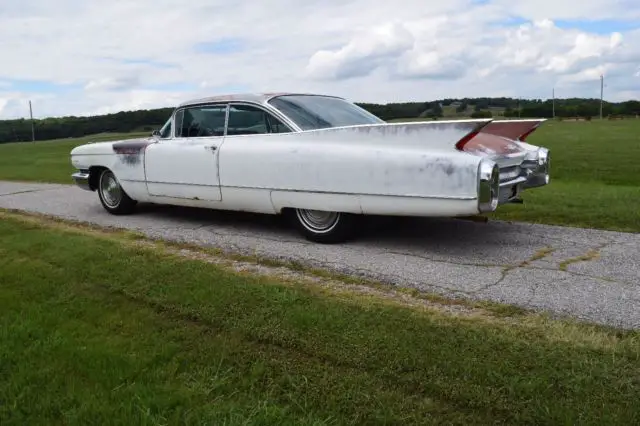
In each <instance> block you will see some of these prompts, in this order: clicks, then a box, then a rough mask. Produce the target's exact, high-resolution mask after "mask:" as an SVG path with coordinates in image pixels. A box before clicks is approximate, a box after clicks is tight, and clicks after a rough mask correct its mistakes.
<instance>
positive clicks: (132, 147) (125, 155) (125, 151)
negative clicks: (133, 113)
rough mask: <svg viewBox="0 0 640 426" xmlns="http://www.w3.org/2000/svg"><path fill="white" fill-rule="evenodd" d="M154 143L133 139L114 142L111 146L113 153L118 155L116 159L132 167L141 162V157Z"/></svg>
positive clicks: (152, 141)
mask: <svg viewBox="0 0 640 426" xmlns="http://www.w3.org/2000/svg"><path fill="white" fill-rule="evenodd" d="M152 143H155V141H154V140H148V139H133V140H128V141H121V142H116V143H114V144H113V146H112V147H113V152H115V153H116V154H118V158H120V159H121V160H122V162H123V163H124V164H127V165H129V166H134V165H136V164H139V163H140V161H141V155H142V153H143V152H144V150H145V149H146V148H147V146H149V145H150V144H152Z"/></svg>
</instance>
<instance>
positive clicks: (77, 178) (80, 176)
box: [71, 170, 93, 191]
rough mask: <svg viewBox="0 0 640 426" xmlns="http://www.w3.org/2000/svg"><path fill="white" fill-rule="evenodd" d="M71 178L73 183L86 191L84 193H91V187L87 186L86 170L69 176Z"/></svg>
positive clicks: (87, 176)
mask: <svg viewBox="0 0 640 426" xmlns="http://www.w3.org/2000/svg"><path fill="white" fill-rule="evenodd" d="M71 178H72V179H73V181H74V183H75V184H76V185H77V186H78V187H80V188H82V189H84V190H86V191H93V189H91V185H90V184H89V171H88V170H80V171H79V172H76V173H74V174H72V175H71Z"/></svg>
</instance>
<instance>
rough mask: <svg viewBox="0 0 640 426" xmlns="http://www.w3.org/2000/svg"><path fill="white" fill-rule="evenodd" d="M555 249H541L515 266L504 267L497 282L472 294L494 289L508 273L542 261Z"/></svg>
mask: <svg viewBox="0 0 640 426" xmlns="http://www.w3.org/2000/svg"><path fill="white" fill-rule="evenodd" d="M555 250H556V249H555V248H553V247H551V246H547V247H543V248H541V249H540V250H538V251H536V252H535V253H534V254H533V255H532V256H530V257H529V258H527V259H525V260H523V261H521V262H519V263H517V264H515V265H506V266H504V268H503V269H502V271H501V272H500V278H498V280H497V281H496V282H493V283H489V284H487V285H484V286H482V287H480V288H479V289H477V290H475V291H473V292H472V293H473V294H477V293H480V292H483V291H486V290H488V289H490V288H491V287H495V286H497V285H500V284H502V283H503V282H504V280H505V279H506V278H507V276H508V275H509V272H511V271H513V270H515V269H519V268H525V267H527V266H529V264H530V263H531V262H535V261H537V260H542V259H544V258H545V257H547V256H549V255H550V254H551V253H553V252H554V251H555Z"/></svg>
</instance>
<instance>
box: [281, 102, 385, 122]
mask: <svg viewBox="0 0 640 426" xmlns="http://www.w3.org/2000/svg"><path fill="white" fill-rule="evenodd" d="M269 103H270V104H271V105H272V106H274V107H275V108H277V109H278V110H280V111H281V112H282V113H283V114H285V115H286V116H287V117H289V118H290V119H291V120H292V121H293V122H294V123H296V124H297V125H298V126H299V127H300V128H301V129H302V130H314V129H326V128H329V127H340V126H353V125H358V124H380V123H384V121H383V120H382V119H380V118H378V117H376V116H375V115H373V114H371V113H369V112H368V111H367V110H365V109H363V108H360V107H359V106H357V105H356V104H353V103H351V102H348V101H345V100H344V99H339V98H333V97H328V96H318V95H282V96H277V97H275V98H273V99H270V100H269Z"/></svg>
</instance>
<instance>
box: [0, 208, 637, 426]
mask: <svg viewBox="0 0 640 426" xmlns="http://www.w3.org/2000/svg"><path fill="white" fill-rule="evenodd" d="M0 240H1V241H2V246H0V424H2V425H3V426H4V425H23V424H29V425H38V424H42V425H50V424H63V423H64V424H82V425H84V424H123V425H125V424H126V425H131V424H216V425H218V424H220V425H221V424H255V425H272V424H278V425H281V424H282V425H285V424H291V425H293V424H295V425H307V424H308V425H321V424H407V425H408V424H422V425H426V424H461V425H469V424H474V425H480V424H509V425H515V424H583V425H587V424H594V425H601V424H607V425H614V424H620V425H630V424H638V423H639V422H640V405H638V403H637V401H638V400H639V399H640V381H639V380H640V335H639V334H638V333H633V332H621V331H615V330H608V329H603V328H599V327H592V326H587V325H578V324H572V323H567V322H561V321H553V320H549V319H544V318H543V317H540V316H527V315H521V316H517V317H513V318H508V319H501V318H482V317H469V318H464V317H455V316H452V315H449V314H445V313H443V312H438V311H428V310H424V309H419V308H415V307H412V308H409V307H403V306H400V305H398V304H393V303H388V302H385V301H384V300H383V299H376V298H375V297H366V298H365V297H362V296H357V295H348V294H346V293H342V294H340V295H339V294H338V293H332V292H331V291H327V290H326V289H325V290H321V288H320V287H319V286H313V285H290V284H285V283H280V282H278V281H276V280H275V279H274V278H268V277H256V276H251V275H241V274H238V273H232V272H230V270H228V269H223V268H222V267H221V266H217V265H213V264H210V263H206V262H202V261H199V260H193V259H190V258H186V257H178V256H173V255H171V254H169V253H168V252H167V251H166V250H164V251H163V250H161V249H152V248H148V247H142V246H140V245H139V244H140V242H141V241H135V240H133V239H131V238H126V237H123V236H120V234H119V233H116V232H110V233H108V234H107V233H101V232H99V231H96V230H91V231H89V230H87V229H83V228H77V229H74V228H72V227H70V226H62V225H57V224H55V223H52V222H46V221H41V220H36V219H18V216H16V215H10V214H0ZM136 244H138V245H136Z"/></svg>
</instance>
